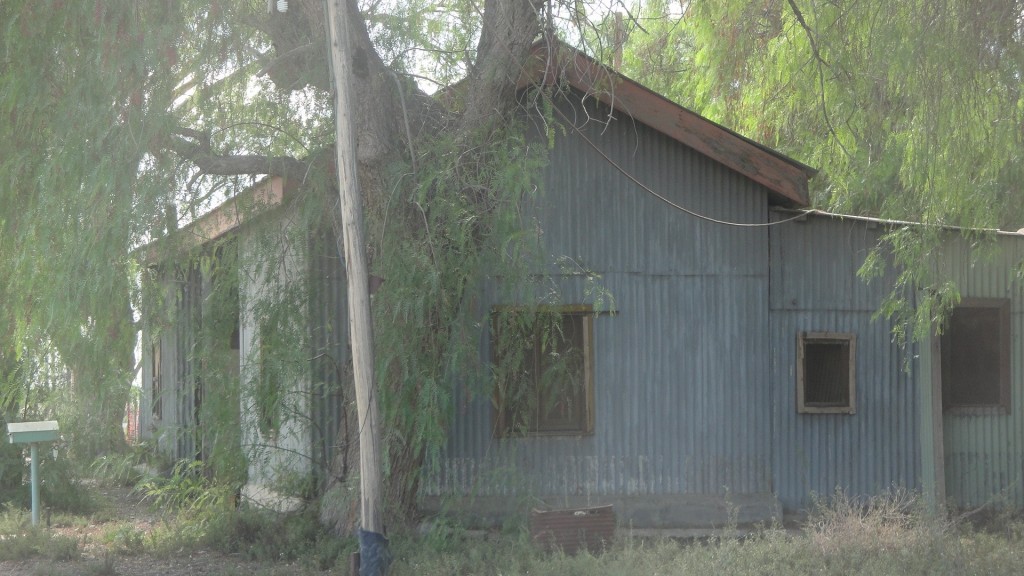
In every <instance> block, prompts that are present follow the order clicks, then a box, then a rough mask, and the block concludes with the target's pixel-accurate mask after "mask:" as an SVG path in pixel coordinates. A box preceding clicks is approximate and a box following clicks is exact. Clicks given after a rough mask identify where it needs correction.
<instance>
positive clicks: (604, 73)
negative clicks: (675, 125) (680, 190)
mask: <svg viewBox="0 0 1024 576" xmlns="http://www.w3.org/2000/svg"><path fill="white" fill-rule="evenodd" d="M531 56H532V57H531V58H530V60H529V61H528V62H527V64H526V65H525V66H524V68H523V70H522V74H521V75H520V78H519V80H518V82H517V86H518V87H519V88H525V87H527V86H530V85H535V84H538V83H539V84H550V83H554V82H555V81H556V80H557V79H559V78H564V79H565V80H567V81H568V82H569V84H570V85H572V86H573V87H575V88H577V89H578V90H581V91H583V92H585V93H587V94H591V95H593V96H595V97H597V98H598V99H600V100H602V101H604V102H605V103H606V104H608V105H610V106H612V107H616V106H615V104H616V97H615V93H614V91H613V90H611V88H614V87H615V85H622V86H628V87H630V89H631V90H634V91H638V92H641V93H642V94H643V95H644V96H645V97H646V98H653V99H655V101H656V102H657V107H658V108H661V109H662V110H661V111H660V112H658V111H653V110H648V109H644V108H646V107H641V109H635V110H626V109H622V110H623V111H624V112H627V113H629V114H630V115H631V116H633V117H634V118H636V119H637V120H640V121H642V122H644V123H645V124H648V125H649V126H651V127H652V128H654V129H656V130H659V131H660V132H663V133H665V134H666V135H668V136H670V137H672V138H673V139H675V140H677V141H679V142H681V143H683V144H685V145H688V146H691V147H695V146H693V143H691V142H687V141H686V140H685V139H683V138H680V137H679V135H678V134H673V133H672V132H674V130H673V129H672V127H671V126H659V125H658V123H657V122H651V121H650V120H651V118H650V117H653V116H655V115H658V114H659V113H660V114H664V113H676V114H679V115H682V116H685V117H687V118H689V119H690V120H689V121H691V122H696V123H699V124H703V125H704V126H706V127H708V128H710V129H711V131H712V132H719V133H720V135H721V136H726V137H728V138H732V139H734V140H735V141H736V143H737V144H740V145H741V146H743V145H745V146H749V147H751V148H753V150H752V151H754V152H756V153H759V154H762V155H763V157H764V158H765V159H766V160H768V161H769V162H777V163H781V164H782V165H784V166H787V167H788V168H787V169H784V170H787V171H789V170H795V171H796V172H798V173H799V174H800V177H798V178H797V179H799V178H802V179H803V182H794V183H793V188H792V189H790V188H789V187H787V186H786V185H785V184H784V183H779V182H773V181H772V179H771V178H770V177H766V175H764V174H762V173H759V172H758V171H757V170H750V169H749V168H748V169H744V167H743V166H742V165H741V164H742V163H739V164H740V165H737V163H735V162H730V161H728V160H727V159H725V158H721V157H716V156H715V151H714V150H708V149H700V148H697V147H695V148H697V149H698V151H700V152H702V153H704V154H705V155H708V156H709V157H711V158H713V159H715V160H717V161H719V162H722V163H723V164H725V165H727V166H730V168H732V169H734V170H736V171H737V172H740V173H742V174H744V175H746V176H748V177H750V178H752V179H754V180H756V181H758V182H760V183H761V184H764V185H765V186H767V187H768V188H769V189H771V190H772V191H773V192H775V193H777V194H778V195H780V196H782V197H783V198H785V199H786V200H788V201H790V202H792V203H793V204H796V205H799V206H808V205H809V204H810V199H809V197H808V192H807V182H806V181H807V180H809V179H810V178H812V177H814V176H815V175H817V174H818V170H817V169H815V168H812V167H810V166H808V165H806V164H804V163H802V162H800V161H798V160H796V159H794V158H791V157H789V156H786V155H785V154H782V153H781V152H779V151H777V150H774V149H772V148H770V147H769V146H766V145H764V144H762V143H760V142H757V141H755V140H752V139H750V138H748V137H746V136H743V135H742V134H739V133H738V132H735V131H733V130H731V129H729V128H726V127H725V126H722V125H721V124H718V123H717V122H714V121H713V120H710V119H708V118H706V117H704V116H701V115H700V114H698V113H696V112H694V111H693V110H690V109H688V108H686V107H685V106H681V105H679V104H677V103H675V102H673V101H671V100H669V99H668V98H666V97H665V96H663V95H661V94H658V93H657V92H655V91H653V90H651V89H649V88H647V87H646V86H643V85H642V84H640V83H639V82H637V81H635V80H633V79H631V78H629V77H628V76H626V75H624V74H622V73H620V72H617V71H614V70H612V69H610V68H608V67H606V66H604V65H603V64H601V63H600V62H598V61H597V60H595V59H593V58H592V57H590V56H588V55H586V54H584V53H583V52H581V51H579V50H577V49H575V48H573V47H571V46H569V45H568V44H565V43H564V42H561V41H560V40H557V39H555V40H551V41H550V42H549V41H547V40H540V41H538V42H537V43H535V44H534V46H533V48H532V55H531ZM568 66H571V67H572V68H571V69H569V68H567V67H568ZM602 81H603V82H607V83H608V86H606V87H604V89H603V92H607V94H606V95H605V96H604V97H602V94H601V93H600V92H601V87H600V86H599V84H600V83H601V82H602ZM620 109H621V108H620ZM775 165H776V166H779V164H775ZM780 168H781V167H780Z"/></svg>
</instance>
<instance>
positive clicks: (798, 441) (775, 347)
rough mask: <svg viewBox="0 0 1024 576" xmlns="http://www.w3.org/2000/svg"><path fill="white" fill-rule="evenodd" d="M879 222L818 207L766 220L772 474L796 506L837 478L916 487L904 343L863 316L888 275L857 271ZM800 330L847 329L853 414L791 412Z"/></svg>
mask: <svg viewBox="0 0 1024 576" xmlns="http://www.w3.org/2000/svg"><path fill="white" fill-rule="evenodd" d="M790 216H792V214H790V213H783V214H781V215H774V217H775V218H776V219H781V218H785V217H790ZM881 232H882V230H881V228H877V227H874V226H869V225H868V224H867V223H865V222H862V221H851V220H845V221H844V220H841V219H838V218H830V217H819V216H809V217H808V218H807V219H806V220H804V221H801V222H791V223H786V224H781V225H779V226H775V227H773V228H772V229H771V242H772V277H771V346H772V350H771V357H772V368H771V381H772V414H773V419H774V426H773V430H772V445H773V447H774V466H773V468H774V481H773V484H774V486H775V489H776V492H777V494H778V496H779V500H780V501H781V502H782V505H783V507H784V509H786V510H789V511H797V510H801V509H806V508H807V507H808V506H810V504H811V495H812V494H813V493H816V494H818V495H821V496H824V497H829V496H831V495H832V494H833V493H834V492H835V490H836V489H837V488H841V489H842V490H844V491H845V492H846V493H847V494H849V495H852V496H863V495H873V494H879V493H882V492H884V491H886V490H887V489H889V488H894V487H905V488H911V489H914V488H919V487H920V480H919V475H920V448H919V446H920V442H919V441H918V423H917V418H918V407H917V404H916V398H917V390H916V388H915V385H914V377H913V372H914V371H915V370H917V366H916V364H915V363H914V362H910V363H907V359H908V358H907V354H908V353H909V354H913V349H911V350H910V351H909V352H908V351H906V350H901V349H900V348H899V347H898V346H896V345H895V344H894V343H893V342H892V336H891V328H892V326H891V324H890V323H889V322H888V321H887V320H885V319H878V320H872V316H873V315H874V313H875V312H876V311H877V310H878V309H879V308H880V306H881V304H882V301H883V299H884V298H885V296H886V295H887V294H888V292H889V290H890V289H891V287H892V286H893V280H894V279H893V277H892V275H891V274H890V275H889V276H888V277H885V278H877V279H875V280H874V281H872V282H871V283H865V282H864V281H863V280H861V279H860V278H858V277H857V270H858V269H859V268H860V266H861V264H863V262H864V259H865V257H866V256H867V254H868V252H869V251H870V250H871V249H872V248H873V247H874V246H876V245H877V243H878V238H879V237H880V235H881ZM800 332H848V333H853V334H856V336H857V350H856V413H855V414H800V413H797V402H796V358H797V354H796V343H797V335H798V334H799V333H800ZM908 370H909V371H908Z"/></svg>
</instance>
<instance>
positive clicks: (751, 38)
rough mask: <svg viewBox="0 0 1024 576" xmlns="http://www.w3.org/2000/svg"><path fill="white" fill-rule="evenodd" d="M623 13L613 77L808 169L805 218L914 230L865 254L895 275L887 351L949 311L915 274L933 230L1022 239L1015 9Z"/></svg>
mask: <svg viewBox="0 0 1024 576" xmlns="http://www.w3.org/2000/svg"><path fill="white" fill-rule="evenodd" d="M634 13H636V14H638V15H639V23H640V25H642V26H643V28H642V29H641V28H640V25H636V26H633V25H631V26H629V28H628V31H629V32H630V38H629V42H628V43H627V46H626V55H625V58H624V70H625V72H626V73H627V74H630V75H633V76H634V77H636V78H637V79H638V80H640V81H641V82H644V83H647V84H649V85H651V86H652V87H654V88H656V89H658V90H660V91H662V92H663V93H664V94H666V95H667V96H668V97H670V98H672V99H674V100H676V101H678V102H680V103H682V104H683V105H686V106H689V107H691V108H692V109H694V110H696V111H698V112H699V113H701V114H704V115H706V116H708V117H710V118H712V119H713V120H716V121H718V122H721V123H722V124H724V125H725V126H728V127H730V128H732V129H734V130H737V131H738V132H740V133H742V134H745V135H747V136H750V137H752V138H754V139H755V140H758V141H760V142H764V143H766V144H768V145H770V146H773V147H775V148H777V149H779V150H781V151H782V152H784V153H786V154H789V155H790V156H792V157H794V158H797V159H799V160H800V161H802V162H805V163H807V164H809V165H811V166H814V167H816V168H818V169H820V173H819V175H818V176H817V177H816V178H814V179H813V180H812V181H811V185H812V200H813V204H814V205H815V206H819V207H822V208H825V209H829V210H832V211H837V212H840V213H848V214H867V215H872V216H880V217H883V218H889V219H894V220H902V221H916V222H921V223H923V224H924V225H925V226H924V227H920V228H903V227H901V228H900V229H898V230H896V231H894V232H892V233H890V234H887V235H886V236H885V238H884V239H883V240H882V242H881V243H880V246H879V247H878V252H877V254H876V255H875V256H876V257H877V256H879V255H885V256H888V257H891V259H892V261H893V262H894V263H895V264H896V265H897V270H898V274H899V277H898V280H897V282H896V285H895V286H894V287H893V289H892V291H891V293H890V297H889V299H888V301H887V302H886V303H885V306H884V307H883V310H881V311H880V312H881V314H882V315H884V316H887V317H890V318H892V319H893V321H894V322H895V323H896V324H897V327H896V330H897V334H896V336H897V338H898V339H899V340H901V341H905V340H907V339H909V338H913V339H921V338H924V337H927V336H928V335H930V333H931V331H932V328H933V326H934V323H939V324H941V322H942V321H943V318H945V312H946V311H948V309H949V307H950V305H951V304H952V303H953V302H955V300H956V298H957V296H956V294H957V287H956V286H955V285H954V284H953V283H952V282H955V281H956V279H954V278H951V277H950V276H949V272H948V271H944V270H937V269H931V268H929V266H930V263H931V262H934V258H935V256H934V254H933V253H934V252H936V251H937V250H938V249H939V248H940V247H941V245H942V243H943V242H944V241H949V240H950V238H951V237H952V236H955V235H956V234H957V233H956V232H954V231H950V230H947V231H946V232H944V233H940V231H941V230H942V229H943V227H954V226H956V227H962V228H964V229H994V228H1002V229H1009V230H1016V229H1018V228H1019V227H1021V225H1022V224H1024V209H1022V206H1024V203H1021V202H1020V191H1019V186H1018V183H1019V182H1020V180H1021V176H1022V172H1021V170H1022V166H1024V165H1022V163H1021V162H1020V150H1021V148H1022V145H1024V133H1022V131H1021V130H1020V126H1021V124H1022V122H1024V105H1022V102H1024V101H1022V99H1021V91H1020V81H1019V78H1020V75H1021V72H1022V70H1024V43H1022V42H1021V35H1020V33H1019V27H1018V25H1017V22H1019V20H1020V17H1021V6H1020V5H1019V4H1017V3H1013V2H990V3H984V5H982V4H977V3H970V2H951V1H943V2H887V1H883V0H871V1H867V2H865V1H862V0H857V1H845V0H841V1H834V0H809V1H808V0H799V1H793V0H764V1H758V2H747V1H740V0H712V1H707V2H695V3H688V4H686V5H685V6H683V5H678V6H677V5H675V3H669V2H664V1H663V0H648V1H644V2H637V3H634ZM658 53H661V55H657V54H658ZM669 70H671V71H672V73H671V74H666V72H667V71H669ZM965 235H966V236H968V239H969V240H973V239H974V234H972V233H965ZM972 257H973V258H978V257H979V255H978V254H974V255H972ZM875 270H876V269H874V268H872V267H871V266H868V267H867V268H866V269H865V270H864V275H865V276H866V277H872V276H873V275H874V271H875ZM915 297H916V298H918V300H917V304H916V305H917V306H918V308H917V309H915V308H914V304H913V300H914V298H915Z"/></svg>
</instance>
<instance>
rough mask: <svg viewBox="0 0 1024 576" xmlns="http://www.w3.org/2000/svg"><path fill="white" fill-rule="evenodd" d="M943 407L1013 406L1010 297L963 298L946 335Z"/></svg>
mask: <svg viewBox="0 0 1024 576" xmlns="http://www.w3.org/2000/svg"><path fill="white" fill-rule="evenodd" d="M940 346H941V355H942V407H943V409H944V410H954V411H961V412H972V411H983V412H987V411H991V410H993V409H994V410H997V411H1001V412H1007V411H1009V409H1010V301H1009V300H1005V299H965V300H963V301H961V303H960V305H959V306H957V307H956V308H954V309H953V312H952V313H951V314H950V317H949V321H948V323H947V324H946V327H945V330H944V331H943V333H942V336H941V340H940Z"/></svg>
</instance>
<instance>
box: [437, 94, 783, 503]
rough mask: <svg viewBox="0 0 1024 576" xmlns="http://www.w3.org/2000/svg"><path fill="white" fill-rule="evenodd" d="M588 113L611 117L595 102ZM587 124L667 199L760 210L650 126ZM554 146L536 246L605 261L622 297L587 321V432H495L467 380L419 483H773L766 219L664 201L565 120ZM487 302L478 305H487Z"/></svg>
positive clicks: (545, 488)
mask: <svg viewBox="0 0 1024 576" xmlns="http://www.w3.org/2000/svg"><path fill="white" fill-rule="evenodd" d="M587 112H588V113H589V115H590V117H591V118H607V117H608V112H607V110H604V109H600V110H599V109H595V108H593V107H591V108H590V109H589V110H588V111H587ZM568 115H569V116H570V117H576V118H583V117H584V114H582V113H581V112H579V111H576V112H573V111H570V112H569V113H568ZM584 131H585V133H586V134H587V136H588V137H589V138H590V139H591V140H593V141H594V142H596V143H598V144H599V146H600V147H601V149H602V150H603V151H604V152H605V153H606V154H608V155H609V156H610V157H611V158H613V159H614V160H615V161H616V162H617V163H619V164H620V166H621V167H622V168H623V169H624V170H626V171H628V172H630V173H631V174H634V175H636V176H637V177H639V178H640V179H641V180H642V181H643V182H645V183H646V184H648V185H649V186H650V187H652V188H653V189H655V190H657V191H659V192H661V193H663V194H666V195H667V196H669V197H670V198H671V199H672V200H673V201H675V202H678V203H680V204H683V205H685V206H687V207H688V208H691V209H693V210H696V211H698V212H701V213H703V214H706V215H709V216H712V217H716V218H722V219H727V220H733V221H740V222H764V221H765V220H766V218H767V195H766V193H765V191H764V189H763V188H761V187H760V186H758V185H756V184H754V183H753V182H751V181H749V180H747V179H745V178H743V177H741V176H739V175H737V174H735V173H733V172H731V171H729V170H728V169H726V168H724V167H723V166H721V165H719V164H717V163H714V162H712V161H710V160H708V159H707V158H705V157H703V156H701V155H700V154H697V153H695V152H694V151H692V150H690V149H688V148H686V147H684V146H681V145H679V144H678V143H676V142H674V141H671V140H669V139H668V138H666V137H665V136H663V135H662V134H660V133H658V132H656V131H654V130H651V129H650V128H648V127H646V126H643V125H640V124H636V123H633V122H631V121H630V120H629V119H628V118H622V119H620V120H616V121H612V122H610V123H609V124H608V125H604V124H601V123H598V122H594V121H591V122H590V123H589V124H588V125H586V126H585V127H584ZM536 141H538V142H541V143H542V142H545V141H546V137H539V136H538V137H537V139H536ZM549 160H550V163H549V167H548V168H547V171H546V178H545V183H544V186H545V192H544V194H543V197H542V198H541V199H540V200H539V204H538V206H536V207H535V209H534V210H532V211H530V212H529V213H531V214H533V215H535V216H536V217H537V219H538V220H539V223H540V225H541V228H542V230H543V242H544V246H545V250H547V253H548V254H550V255H551V256H553V257H558V256H562V255H565V256H569V257H571V258H573V259H574V260H575V261H576V262H578V263H579V264H580V265H581V266H584V267H586V268H588V269H590V270H593V271H595V272H597V273H598V274H600V275H601V276H602V279H601V283H602V284H603V285H604V286H605V287H606V288H608V289H609V291H610V292H611V293H612V294H613V295H614V297H615V309H616V311H617V314H615V315H612V316H600V317H598V318H597V319H596V320H595V321H594V341H595V402H596V418H595V430H594V433H593V435H591V436H583V437H543V438H539V437H536V438H517V439H504V440H495V439H493V438H492V437H491V422H490V419H491V408H490V400H489V389H488V387H487V384H486V383H470V384H465V383H463V385H462V387H461V389H460V390H459V391H458V393H457V394H456V396H455V398H456V411H457V414H456V416H455V417H454V418H453V428H452V431H451V437H450V445H449V449H448V451H447V454H446V456H445V458H444V459H443V461H442V463H441V469H440V473H439V474H438V475H435V476H432V477H430V478H427V479H426V481H425V483H424V492H425V493H426V494H428V495H442V494H478V495H510V494H529V495H551V496H558V495H565V496H591V495H593V496H600V495H661V494H724V493H728V492H732V493H766V492H770V491H771V478H770V466H771V461H770V454H771V451H770V445H769V441H770V433H769V432H770V423H769V416H770V414H769V412H768V411H767V410H765V406H767V405H768V403H769V401H770V395H769V386H768V342H767V339H766V338H765V336H764V335H765V334H766V333H767V330H768V314H767V301H768V284H767V281H768V278H767V274H768V236H767V232H766V230H764V229H749V228H748V229H743V228H736V227H728V226H722V225H717V224H710V223H707V222H703V221H699V220H697V219H695V218H693V217H692V216H689V215H687V214H684V213H681V212H678V211H676V210H673V209H671V208H669V207H668V206H666V205H665V204H664V203H662V202H660V201H658V200H656V199H654V198H653V197H651V196H650V195H648V194H646V193H645V192H643V191H642V190H641V189H640V188H639V187H638V186H636V185H635V184H634V183H633V182H631V181H630V180H628V179H627V178H626V177H625V176H623V175H622V174H621V173H620V172H619V171H618V170H616V169H615V168H614V167H613V166H611V165H609V163H608V162H606V161H605V160H604V159H603V158H602V157H601V156H600V155H599V154H598V153H596V152H595V151H594V150H593V149H591V148H590V147H589V146H588V145H587V144H586V143H585V142H584V141H582V140H581V139H580V138H579V137H578V136H577V135H575V134H573V133H572V132H569V133H567V134H564V135H563V134H562V133H561V132H558V134H556V144H555V146H554V148H553V149H552V150H551V151H550V158H549ZM555 273H556V274H557V269H556V270H555ZM555 282H556V283H557V284H558V287H559V289H560V290H561V293H562V299H563V301H564V302H565V303H574V302H582V301H584V299H585V287H584V280H583V279H582V278H580V277H579V276H575V277H574V276H557V275H556V277H555ZM496 292H497V291H496V290H495V287H494V286H493V285H492V286H491V287H490V290H488V295H487V297H485V303H490V304H497V303H508V302H501V301H496V296H495V295H494V294H495V293H496ZM488 309H489V304H485V305H483V306H481V307H480V310H479V314H480V315H481V318H483V317H485V315H486V313H487V310H488ZM483 324H484V325H486V324H487V323H486V322H483ZM487 338H488V336H487V335H486V334H483V335H482V336H481V342H480V351H481V354H483V355H484V357H487V355H488V354H489V350H488V349H489V345H488V342H487ZM738 359H742V361H738ZM471 390H472V391H475V392H476V394H475V395H474V394H471V392H470V391H471Z"/></svg>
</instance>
